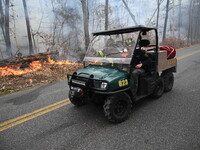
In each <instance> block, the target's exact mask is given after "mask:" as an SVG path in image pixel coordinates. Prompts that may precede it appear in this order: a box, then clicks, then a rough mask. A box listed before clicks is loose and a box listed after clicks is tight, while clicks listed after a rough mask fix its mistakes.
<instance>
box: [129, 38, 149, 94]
mask: <svg viewBox="0 0 200 150" xmlns="http://www.w3.org/2000/svg"><path fill="white" fill-rule="evenodd" d="M140 45H141V46H144V44H143V43H142V40H141V42H140ZM141 46H140V48H138V49H136V50H135V52H134V55H133V62H132V66H133V71H132V78H133V81H134V85H133V87H132V93H133V95H134V96H136V93H137V89H138V78H139V75H141V74H143V73H145V72H148V71H150V66H151V65H150V64H151V61H152V60H151V58H150V57H149V55H148V54H147V53H146V51H145V50H142V49H141Z"/></svg>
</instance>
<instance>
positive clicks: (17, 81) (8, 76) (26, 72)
mask: <svg viewBox="0 0 200 150" xmlns="http://www.w3.org/2000/svg"><path fill="white" fill-rule="evenodd" d="M21 66H22V64H16V65H11V66H5V67H0V95H5V94H9V93H13V92H16V91H20V90H22V89H26V88H30V87H34V86H38V85H43V84H47V83H51V82H55V81H60V80H65V79H66V74H67V73H72V72H74V71H75V70H77V69H80V68H82V67H83V65H82V64H79V63H73V62H69V61H54V60H52V59H50V58H48V61H46V62H45V61H32V62H31V63H30V64H28V66H27V67H26V68H23V67H21Z"/></svg>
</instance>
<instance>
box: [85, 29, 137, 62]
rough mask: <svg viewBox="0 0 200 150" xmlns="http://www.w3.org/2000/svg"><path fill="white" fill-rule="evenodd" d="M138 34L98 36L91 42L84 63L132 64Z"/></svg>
mask: <svg viewBox="0 0 200 150" xmlns="http://www.w3.org/2000/svg"><path fill="white" fill-rule="evenodd" d="M138 34H139V32H132V33H124V34H114V35H98V36H96V37H94V39H93V40H92V41H91V43H90V45H89V48H88V50H87V52H86V55H85V58H84V61H85V62H92V63H103V62H105V63H119V64H130V62H131V58H132V55H133V51H134V47H135V43H136V42H137V38H138Z"/></svg>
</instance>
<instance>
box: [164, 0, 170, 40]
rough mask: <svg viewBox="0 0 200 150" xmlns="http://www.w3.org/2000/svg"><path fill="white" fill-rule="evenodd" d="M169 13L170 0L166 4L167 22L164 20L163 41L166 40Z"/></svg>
mask: <svg viewBox="0 0 200 150" xmlns="http://www.w3.org/2000/svg"><path fill="white" fill-rule="evenodd" d="M168 13H169V0H167V4H166V14H165V22H164V28H163V38H162V41H164V40H165V37H166V30H167V21H168Z"/></svg>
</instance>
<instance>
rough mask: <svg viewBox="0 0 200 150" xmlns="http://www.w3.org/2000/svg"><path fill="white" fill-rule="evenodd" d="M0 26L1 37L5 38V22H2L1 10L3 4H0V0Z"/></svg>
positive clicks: (2, 13) (2, 14) (0, 2)
mask: <svg viewBox="0 0 200 150" xmlns="http://www.w3.org/2000/svg"><path fill="white" fill-rule="evenodd" d="M0 26H1V30H2V33H3V37H4V39H5V30H4V27H5V22H4V12H3V5H2V0H0Z"/></svg>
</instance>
